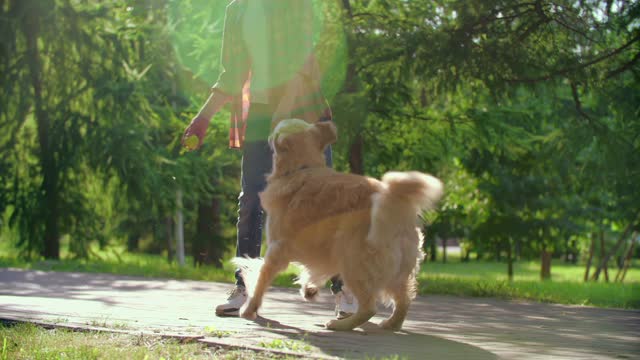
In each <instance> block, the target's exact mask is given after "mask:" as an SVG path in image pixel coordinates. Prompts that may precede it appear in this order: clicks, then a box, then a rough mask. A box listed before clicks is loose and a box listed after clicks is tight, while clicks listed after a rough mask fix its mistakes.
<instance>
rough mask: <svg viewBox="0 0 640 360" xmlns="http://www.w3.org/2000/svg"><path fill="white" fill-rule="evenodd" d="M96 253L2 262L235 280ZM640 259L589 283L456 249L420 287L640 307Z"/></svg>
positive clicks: (228, 270)
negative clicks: (467, 257)
mask: <svg viewBox="0 0 640 360" xmlns="http://www.w3.org/2000/svg"><path fill="white" fill-rule="evenodd" d="M91 254H92V255H91V257H90V258H89V259H85V260H77V259H63V260H61V261H31V262H25V261H21V260H18V259H16V258H14V257H9V256H8V253H7V252H6V251H4V252H0V267H16V268H23V269H35V270H51V271H73V272H93V273H110V274H119V275H134V276H143V277H149V278H171V279H190V280H203V281H218V282H228V283H231V282H233V281H235V279H234V275H233V273H234V268H233V265H232V264H230V263H226V264H225V265H224V267H223V268H222V269H219V268H215V267H213V266H199V267H194V266H192V265H191V264H192V262H191V261H190V259H187V265H185V266H183V267H180V266H178V265H177V264H176V263H175V262H174V263H169V262H168V261H167V260H166V258H164V257H162V256H159V255H149V254H136V253H127V252H125V251H124V249H122V248H108V249H106V250H99V249H97V248H94V249H92V251H91ZM639 265H640V264H638V261H637V260H636V261H635V262H634V263H633V265H632V267H631V268H630V269H629V271H628V273H627V276H626V278H625V282H624V283H623V284H620V283H613V282H609V283H607V282H604V281H603V278H604V276H601V281H600V282H597V283H594V282H588V283H585V282H583V281H582V279H583V276H584V265H572V264H566V263H564V262H562V261H554V262H553V264H552V267H551V280H547V281H540V280H539V277H540V274H539V272H540V265H539V264H538V263H537V262H535V261H518V262H515V263H514V274H515V275H514V279H513V281H509V280H508V278H507V265H506V264H505V263H501V262H495V261H475V260H472V261H469V262H461V261H459V259H458V258H457V257H456V254H450V255H449V262H447V263H446V264H443V263H441V262H427V263H425V264H423V265H422V269H421V272H420V274H419V276H418V280H419V282H420V285H419V293H420V294H421V295H426V294H444V295H456V296H480V297H496V298H502V299H523V300H532V301H539V302H549V303H559V304H572V305H590V306H598V307H610V308H628V309H638V308H640V269H639ZM616 271H617V269H615V268H611V269H610V270H609V276H610V277H611V279H613V278H614V277H615V274H616ZM296 274H297V269H296V268H295V266H290V267H289V269H287V271H285V272H283V273H281V274H280V275H279V276H278V277H277V278H276V279H275V281H274V285H275V286H283V287H295V286H296V285H295V284H294V281H295V278H296Z"/></svg>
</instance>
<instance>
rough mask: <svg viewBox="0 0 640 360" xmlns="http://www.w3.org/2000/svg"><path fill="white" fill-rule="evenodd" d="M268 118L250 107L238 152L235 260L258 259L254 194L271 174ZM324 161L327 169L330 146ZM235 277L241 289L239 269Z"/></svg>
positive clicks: (259, 217) (259, 219) (259, 224)
mask: <svg viewBox="0 0 640 360" xmlns="http://www.w3.org/2000/svg"><path fill="white" fill-rule="evenodd" d="M271 115H272V111H270V109H269V107H267V106H265V105H261V104H251V107H250V110H249V118H248V119H247V123H248V124H247V133H246V135H245V139H246V140H245V143H244V146H243V153H242V176H241V187H242V190H241V192H240V196H239V197H238V208H239V209H238V223H237V229H238V239H237V246H236V256H238V257H250V258H257V257H260V248H261V246H262V229H263V226H264V215H265V214H264V210H263V209H262V206H261V205H260V198H259V197H258V194H259V193H260V192H262V191H263V190H264V189H265V187H266V186H267V175H268V174H269V173H271V167H272V155H273V153H272V150H271V147H270V146H269V144H268V142H267V138H268V137H269V131H270V129H271ZM321 121H322V120H321ZM325 159H326V162H327V166H329V167H332V166H333V157H332V152H331V146H327V148H326V149H325ZM235 277H236V285H239V286H244V283H243V281H242V278H241V277H240V270H236V274H235ZM332 282H333V283H334V286H332V289H333V288H334V287H336V286H338V289H339V288H340V287H341V285H340V284H338V280H337V279H336V280H333V279H332ZM336 284H338V285H336Z"/></svg>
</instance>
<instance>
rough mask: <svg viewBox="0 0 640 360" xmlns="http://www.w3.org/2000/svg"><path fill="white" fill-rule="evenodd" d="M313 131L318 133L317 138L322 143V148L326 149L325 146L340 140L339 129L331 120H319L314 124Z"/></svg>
mask: <svg viewBox="0 0 640 360" xmlns="http://www.w3.org/2000/svg"><path fill="white" fill-rule="evenodd" d="M313 131H314V133H315V134H316V139H317V140H318V142H319V144H320V148H322V149H324V148H325V146H327V145H329V144H333V143H335V142H336V140H338V130H337V129H336V126H335V125H334V124H333V122H331V121H323V122H318V123H316V124H315V125H314V127H313Z"/></svg>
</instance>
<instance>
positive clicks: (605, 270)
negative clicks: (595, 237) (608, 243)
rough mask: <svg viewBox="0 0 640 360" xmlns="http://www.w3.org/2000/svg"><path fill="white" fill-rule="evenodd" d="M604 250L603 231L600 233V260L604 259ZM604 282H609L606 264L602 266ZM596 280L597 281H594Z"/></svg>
mask: <svg viewBox="0 0 640 360" xmlns="http://www.w3.org/2000/svg"><path fill="white" fill-rule="evenodd" d="M604 248H605V244H604V231H600V258H601V259H604V257H605V256H606V254H605V253H604ZM603 270H604V280H605V281H606V282H609V270H608V269H607V264H604V269H603ZM596 280H598V279H596Z"/></svg>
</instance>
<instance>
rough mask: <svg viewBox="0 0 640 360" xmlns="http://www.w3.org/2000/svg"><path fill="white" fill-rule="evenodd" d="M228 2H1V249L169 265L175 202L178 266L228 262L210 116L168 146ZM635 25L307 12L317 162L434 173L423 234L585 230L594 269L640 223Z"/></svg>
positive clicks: (476, 11) (501, 15)
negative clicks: (322, 142)
mask: <svg viewBox="0 0 640 360" xmlns="http://www.w3.org/2000/svg"><path fill="white" fill-rule="evenodd" d="M226 4H227V3H226V2H224V1H216V2H211V1H206V0H185V1H182V0H181V1H178V0H158V1H152V2H149V1H146V0H134V1H123V0H117V1H111V2H99V1H93V0H90V1H75V0H55V1H49V2H42V1H38V0H24V1H17V0H2V1H0V30H1V31H0V34H1V35H0V127H1V128H2V130H3V131H2V132H0V154H1V155H2V156H0V214H2V216H0V228H1V229H2V231H1V232H0V241H2V242H3V243H4V244H5V245H9V246H10V247H12V248H16V249H17V251H18V252H19V253H20V254H21V255H22V256H23V257H25V258H32V259H36V260H37V259H40V258H41V257H47V258H58V257H59V256H60V247H61V246H60V241H61V244H62V247H63V248H62V249H61V251H62V254H63V256H64V257H67V254H68V253H70V254H71V256H73V257H76V258H78V259H92V258H95V257H94V256H93V255H92V252H95V250H93V249H94V246H95V245H96V244H97V245H98V246H99V247H102V248H108V247H109V246H110V245H113V244H116V245H124V244H125V243H127V245H128V248H129V250H131V251H143V252H151V253H164V254H167V255H168V254H170V253H171V249H170V245H169V244H170V242H171V241H172V237H173V235H172V233H173V228H172V222H173V220H172V217H173V216H174V214H175V212H176V210H177V207H178V204H177V203H176V193H177V192H178V191H179V190H181V191H182V193H183V195H184V200H183V203H184V208H183V213H184V217H185V233H186V240H187V241H186V243H187V252H189V250H192V251H191V252H192V253H193V254H196V255H197V254H198V253H199V252H201V251H203V250H206V251H210V252H214V253H215V255H214V256H213V257H215V259H213V261H214V262H216V261H218V262H219V261H220V259H221V257H222V256H223V255H224V254H226V253H228V248H229V247H230V245H232V244H233V238H234V223H235V217H236V210H235V207H236V196H237V191H238V182H239V181H238V178H239V164H240V153H238V152H231V151H227V149H226V132H227V129H228V128H227V126H228V124H227V117H228V113H226V112H225V111H223V112H221V113H220V114H218V115H217V116H216V118H215V119H214V121H213V123H212V125H211V127H210V130H209V132H208V134H207V138H206V140H205V146H204V147H203V148H202V149H201V150H199V151H197V152H194V153H185V152H184V151H183V150H182V149H181V146H180V135H181V133H182V130H183V129H184V127H185V125H186V123H187V122H188V121H189V119H190V118H191V117H192V116H193V115H194V113H195V111H196V110H197V107H198V106H199V105H200V104H201V103H202V101H203V100H204V98H205V96H207V93H208V87H209V86H210V84H211V83H212V82H213V81H215V79H216V77H217V73H218V70H219V57H220V54H219V51H220V42H221V37H222V29H223V21H224V11H225V6H226ZM639 12H640V5H639V4H638V3H637V2H632V1H626V0H613V1H607V0H585V1H579V2H576V1H568V0H561V1H553V2H552V1H547V0H539V1H524V0H522V1H520V0H518V1H507V0H488V1H468V0H437V1H401V0H375V1H337V0H335V1H333V0H332V1H316V2H315V15H316V16H315V18H314V29H316V31H315V33H314V34H315V39H314V40H315V43H316V45H317V49H318V58H319V61H320V64H321V67H322V68H323V69H324V70H325V76H324V78H323V83H322V85H323V89H324V91H325V92H326V93H327V94H328V96H329V98H330V100H331V105H332V107H333V110H334V115H335V119H336V123H337V125H338V128H339V131H340V136H339V142H338V143H337V144H336V146H335V147H334V150H335V159H336V168H337V169H339V170H341V171H344V170H348V168H349V166H355V165H358V164H357V163H356V162H357V161H355V160H358V158H357V155H358V151H360V150H362V151H361V153H362V158H361V159H360V160H362V163H363V164H362V165H363V167H364V169H363V170H364V172H365V173H366V174H368V175H372V176H380V175H382V174H383V173H384V172H386V171H388V170H408V169H414V170H421V171H426V172H430V173H433V174H435V175H437V176H439V177H440V178H442V179H443V180H444V182H445V185H446V189H447V193H446V196H445V198H444V199H443V201H442V206H441V208H440V209H439V211H438V212H435V213H429V214H425V216H424V217H425V219H426V220H427V222H428V223H429V224H430V225H431V229H430V230H429V232H428V239H427V240H429V241H433V239H435V238H437V237H439V238H450V237H456V238H459V239H460V240H461V241H462V243H463V244H462V246H463V247H464V248H465V249H467V250H469V251H474V252H476V253H481V254H485V257H486V254H497V255H500V254H501V253H504V252H507V253H511V252H513V254H512V259H513V260H517V259H523V258H524V259H528V258H534V257H538V256H539V255H540V253H541V252H542V251H543V250H544V251H550V252H553V253H554V254H555V256H556V257H557V256H559V255H560V254H561V253H562V252H571V253H573V254H576V255H581V256H583V257H584V255H588V251H587V250H588V248H589V245H590V241H589V239H590V238H593V236H592V235H591V234H596V233H597V234H599V233H603V234H604V242H605V248H604V249H603V250H604V255H602V254H601V253H600V252H598V253H597V254H596V259H595V260H594V263H596V262H599V261H600V260H602V259H600V257H602V258H606V256H607V255H612V256H613V255H615V256H621V255H624V253H625V251H626V248H628V247H629V239H630V238H631V236H632V234H633V233H634V231H637V230H640V224H638V221H640V220H638V218H639V214H640V207H639V206H638V204H640V187H638V186H637V179H638V178H639V176H640V125H639V124H640V122H638V117H639V115H640V113H639V112H638V106H637V104H638V103H639V102H640V95H638V94H640V88H639V85H638V74H639V72H638V71H639V69H638V59H639V58H640V57H639V56H638V54H639V51H640V49H639V47H638V46H639V43H640V37H639V29H640V26H639V24H638V20H637V19H638V14H639ZM354 154H355V155H354ZM214 205H215V206H214ZM212 209H217V211H218V213H216V214H215V215H216V216H215V217H216V218H217V219H219V221H218V222H216V223H215V224H214V226H215V227H216V229H215V230H216V231H214V232H211V233H205V232H203V231H201V229H199V228H198V224H202V223H206V222H207V221H210V222H213V220H210V219H212V218H213V217H214V216H213V215H214V214H213V212H214V211H213V210H212ZM207 211H208V212H207ZM627 229H628V230H629V231H627V232H625V230H627ZM622 235H625V236H622ZM621 236H622V238H621ZM618 239H620V241H621V242H620V241H619V240H618ZM202 244H208V245H210V246H208V247H203V246H202ZM622 245H624V246H622ZM613 250H615V252H614V251H613ZM598 251H599V249H598ZM194 262H196V263H198V260H197V259H196V258H194ZM595 265H597V264H594V266H595ZM598 266H599V265H598ZM516 271H518V268H517V267H516ZM516 278H517V275H516ZM284 281H285V282H286V281H288V280H286V279H285V280H284Z"/></svg>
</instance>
